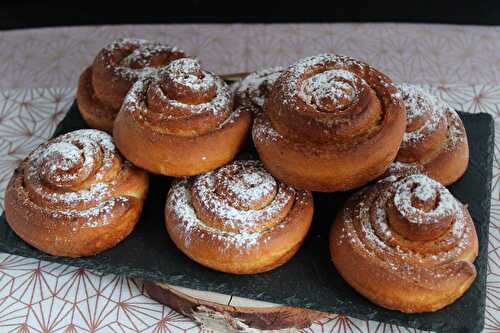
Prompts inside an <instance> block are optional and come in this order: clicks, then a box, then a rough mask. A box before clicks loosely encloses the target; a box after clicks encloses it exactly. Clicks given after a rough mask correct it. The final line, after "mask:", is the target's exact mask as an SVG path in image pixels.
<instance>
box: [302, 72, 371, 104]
mask: <svg viewBox="0 0 500 333" xmlns="http://www.w3.org/2000/svg"><path fill="white" fill-rule="evenodd" d="M362 84H366V82H365V81H364V80H363V79H362V78H360V77H358V76H356V75H355V74H353V73H351V72H349V71H346V70H337V69H334V70H328V71H324V72H321V73H319V74H316V75H313V76H311V77H309V78H307V79H306V80H304V81H303V82H302V87H301V89H300V91H299V97H300V98H302V100H303V101H304V102H306V103H307V104H309V105H313V106H318V105H320V103H321V101H323V100H325V99H328V100H330V101H332V102H334V104H335V107H334V110H343V109H345V108H347V107H348V106H349V105H351V104H353V103H355V102H356V100H357V99H358V93H359V91H358V90H357V88H358V87H359V86H360V85H362Z"/></svg>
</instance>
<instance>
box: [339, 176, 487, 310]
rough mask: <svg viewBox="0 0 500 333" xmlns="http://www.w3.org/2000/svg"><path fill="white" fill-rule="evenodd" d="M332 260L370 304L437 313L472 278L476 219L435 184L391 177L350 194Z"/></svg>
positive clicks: (423, 178) (424, 178)
mask: <svg viewBox="0 0 500 333" xmlns="http://www.w3.org/2000/svg"><path fill="white" fill-rule="evenodd" d="M330 252H331V256H332V260H333V263H334V264H335V267H336V268H337V270H338V272H339V273H340V275H342V277H343V278H344V279H345V280H346V281H347V282H348V283H349V284H350V285H351V286H352V287H353V288H354V289H356V290H357V291H358V292H359V293H361V294H363V295H364V296H365V297H367V298H368V299H370V300H371V301H372V302H374V303H376V304H378V305H380V306H383V307H386V308H389V309H393V310H399V311H402V312H407V313H416V312H428V311H436V310H439V309H441V308H443V307H445V306H447V305H448V304H450V303H452V302H454V301H455V300H456V299H458V298H459V297H460V296H462V295H463V294H464V293H465V291H466V290H467V289H468V288H469V287H470V285H471V284H472V282H473V281H474V279H475V277H476V269H475V267H474V264H473V261H474V259H475V258H476V256H477V254H478V240H477V235H476V230H475V227H474V222H473V220H472V218H471V216H470V215H469V212H468V211H467V208H466V206H464V205H463V204H461V203H460V202H459V201H458V200H457V199H455V198H454V197H453V195H452V194H451V193H450V192H449V191H448V190H447V189H446V188H445V187H444V186H443V185H441V184H440V183H438V182H437V181H435V180H433V179H431V178H429V177H427V176H425V175H418V174H417V175H411V176H407V177H402V178H398V177H396V176H391V177H388V178H386V179H385V180H382V181H380V182H378V183H376V184H375V185H374V186H373V187H369V188H366V189H364V190H361V191H360V192H358V193H357V194H355V195H354V196H352V197H351V198H350V199H349V200H348V201H347V203H346V204H345V206H344V208H343V209H342V210H341V211H340V212H339V214H338V216H337V219H336V221H335V223H334V225H333V227H332V230H331V234H330Z"/></svg>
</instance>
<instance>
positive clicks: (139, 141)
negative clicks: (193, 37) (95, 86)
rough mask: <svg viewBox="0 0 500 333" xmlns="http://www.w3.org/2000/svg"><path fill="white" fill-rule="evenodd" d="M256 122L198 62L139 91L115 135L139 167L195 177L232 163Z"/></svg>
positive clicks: (184, 63) (141, 84)
mask: <svg viewBox="0 0 500 333" xmlns="http://www.w3.org/2000/svg"><path fill="white" fill-rule="evenodd" d="M186 77H187V78H188V79H186ZM251 120H252V114H251V112H250V111H249V110H248V109H246V108H244V107H239V108H237V109H236V110H235V109H234V107H233V99H232V95H231V92H230V90H229V88H228V87H227V85H226V84H225V83H224V82H223V81H222V80H221V79H220V78H218V77H216V76H214V75H213V74H211V73H208V72H204V71H202V70H201V69H200V67H199V64H198V63H197V62H196V61H194V60H192V59H181V60H177V61H174V62H172V63H171V64H170V65H169V66H167V67H166V68H165V69H162V70H160V71H159V72H158V73H157V75H152V76H149V77H144V78H142V79H141V80H139V81H138V82H137V83H136V84H135V85H134V87H133V88H132V89H131V90H130V92H129V94H128V95H127V98H126V100H125V102H124V103H123V107H122V109H121V111H120V113H119V115H118V117H117V119H116V122H115V126H114V130H113V135H114V138H115V140H116V144H117V146H118V148H119V149H120V151H121V152H122V154H123V155H125V157H127V159H129V160H130V161H131V162H132V163H134V164H135V165H137V166H140V167H142V168H144V169H146V170H148V171H151V172H154V173H159V174H163V175H168V176H191V175H196V174H200V173H203V172H207V171H209V170H213V169H215V168H217V167H219V166H221V165H224V164H225V163H227V162H229V161H231V160H232V159H233V158H234V156H236V154H237V153H238V152H239V150H240V149H241V147H242V146H243V145H244V143H245V142H246V139H247V135H248V131H249V128H250V124H251Z"/></svg>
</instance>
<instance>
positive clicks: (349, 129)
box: [253, 54, 406, 192]
mask: <svg viewBox="0 0 500 333" xmlns="http://www.w3.org/2000/svg"><path fill="white" fill-rule="evenodd" d="M405 124H406V123H405V113H404V109H403V102H402V99H401V96H400V93H399V92H398V90H397V88H396V87H395V86H394V85H393V83H392V81H391V80H390V79H389V78H388V77H387V76H385V75H384V74H382V73H380V72H379V71H377V70H375V69H374V68H372V67H370V66H369V65H367V64H364V63H362V62H359V61H357V60H354V59H352V58H348V57H343V56H337V55H330V54H325V55H320V56H315V57H310V58H306V59H303V60H301V61H299V62H297V63H296V64H294V65H292V66H290V67H289V68H288V69H287V70H286V71H285V72H284V73H283V74H281V75H280V77H279V78H278V79H277V80H276V82H275V83H274V85H273V87H272V89H271V92H270V95H269V97H268V99H267V100H266V103H265V104H264V113H263V115H260V116H258V117H257V118H256V120H255V122H254V126H253V139H254V143H255V146H256V148H257V151H258V153H259V155H260V158H261V159H262V161H263V162H264V164H265V165H266V167H267V168H268V169H269V170H270V172H271V173H272V174H273V175H274V176H275V177H277V178H278V179H280V180H281V181H283V182H285V183H288V184H290V185H292V186H295V187H298V188H302V189H307V190H312V191H321V192H332V191H344V190H349V189H352V188H356V187H359V186H361V185H363V184H365V183H367V182H368V181H370V180H373V179H375V178H377V177H378V176H380V175H381V174H382V173H383V172H384V171H385V170H386V169H387V167H388V166H389V164H390V163H391V162H392V161H393V160H394V158H395V157H396V154H397V151H398V149H399V145H400V143H401V139H402V137H403V133H404V129H405Z"/></svg>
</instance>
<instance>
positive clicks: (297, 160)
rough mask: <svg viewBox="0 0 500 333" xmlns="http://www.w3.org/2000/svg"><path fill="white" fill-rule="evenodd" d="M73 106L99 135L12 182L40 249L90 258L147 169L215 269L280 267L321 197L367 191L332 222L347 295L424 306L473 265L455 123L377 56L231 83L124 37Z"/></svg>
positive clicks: (175, 220) (20, 226)
mask: <svg viewBox="0 0 500 333" xmlns="http://www.w3.org/2000/svg"><path fill="white" fill-rule="evenodd" d="M77 101H78V106H79V110H80V112H81V114H82V117H83V118H84V119H85V121H86V122H87V124H88V125H89V127H91V128H94V129H88V130H79V131H75V132H71V133H67V134H64V135H61V136H59V137H56V138H54V139H52V140H50V141H49V142H47V143H45V144H42V145H41V146H39V147H38V148H37V149H35V151H33V152H32V153H31V154H30V155H29V156H28V157H27V158H26V159H25V160H24V161H23V162H22V163H21V165H20V166H19V167H18V168H17V169H16V171H15V173H14V175H13V177H12V180H11V181H10V183H9V185H8V188H7V192H6V197H5V212H6V215H7V221H8V223H9V224H10V226H11V227H12V229H13V230H14V231H15V232H16V233H17V234H18V235H19V236H20V237H21V238H23V239H24V240H25V241H26V242H28V243H29V244H31V245H32V246H34V247H36V248H38V249H40V250H41V251H44V252H47V253H50V254H53V255H59V256H70V257H78V256H88V255H93V254H96V253H99V252H101V251H104V250H106V249H109V248H110V247H112V246H114V245H116V244H117V243H118V242H120V241H121V240H123V239H124V238H125V237H126V236H127V235H128V234H129V233H130V232H132V231H133V228H134V226H135V224H136V223H137V222H138V221H139V219H140V214H141V209H142V206H143V203H144V200H145V199H146V193H147V188H148V176H147V172H150V173H154V174H159V175H164V176H171V177H178V178H177V179H176V180H175V181H174V182H173V183H172V185H171V188H170V190H169V192H168V195H167V198H166V204H165V212H164V213H165V225H166V231H167V232H168V234H169V236H170V237H171V239H172V240H173V242H174V243H175V244H176V246H177V247H178V248H179V250H180V251H182V252H183V253H185V254H186V255H187V256H188V257H190V258H191V259H193V260H194V261H196V262H198V263H200V264H201V265H204V266H207V267H210V268H212V269H215V270H219V271H223V272H227V273H233V274H253V273H259V272H265V271H268V270H271V269H274V268H276V267H278V266H280V265H282V264H284V263H285V262H287V261H288V260H289V259H290V258H292V256H293V255H294V254H295V253H296V252H297V251H298V250H299V248H300V246H301V244H302V242H303V241H304V239H305V237H306V235H307V232H308V230H309V227H310V226H311V223H312V220H313V195H312V193H311V191H319V192H336V191H347V190H354V189H358V188H361V187H363V186H364V187H363V188H362V189H360V190H359V191H357V192H356V193H355V194H354V195H352V197H351V198H350V199H349V200H348V201H347V202H346V203H345V205H344V207H343V208H342V209H341V211H340V212H339V213H338V215H337V217H335V216H333V215H332V221H333V220H335V222H334V223H333V226H332V229H331V234H330V252H331V258H332V260H333V264H334V265H335V267H336V269H337V271H338V272H339V273H340V274H341V275H342V276H343V277H344V279H345V280H346V281H347V282H348V283H349V284H351V286H352V287H353V288H355V289H356V290H357V291H358V292H360V293H361V294H363V295H364V296H366V297H367V298H368V299H370V300H371V301H373V302H375V303H377V304H379V305H381V306H383V307H386V308H390V309H396V310H400V311H403V312H425V311H435V310H438V309H440V308H442V307H444V306H446V305H448V304H450V303H451V302H453V301H454V300H456V299H457V298H458V297H460V296H461V295H462V294H463V293H464V292H465V291H466V290H467V289H468V287H469V286H470V285H471V283H472V282H473V280H474V278H475V276H476V270H475V268H474V265H473V261H474V259H475V257H476V256H477V253H478V242H477V236H476V232H475V228H474V223H473V221H472V219H471V217H470V215H469V213H468V211H467V208H466V206H465V205H463V204H462V203H460V202H459V201H458V200H457V199H455V198H454V197H453V195H452V194H451V193H450V192H449V191H448V190H447V189H446V188H445V187H444V186H445V185H449V184H451V183H453V182H455V181H456V180H458V179H459V178H460V177H461V176H462V175H463V173H464V172H465V170H466V168H467V164H468V159H469V155H468V154H469V151H468V142H467V136H466V133H465V129H464V126H463V124H462V122H461V120H460V118H459V117H458V115H457V113H456V112H455V111H454V110H453V109H451V108H450V107H449V106H448V105H446V103H445V102H443V101H441V100H439V98H437V97H435V96H432V95H431V94H429V93H427V92H425V91H424V90H422V89H419V88H416V87H412V86H409V85H396V84H394V83H393V82H392V81H391V79H390V78H389V77H388V76H387V75H385V74H383V73H382V72H380V71H378V70H376V69H375V68H373V67H371V66H370V65H368V64H366V63H363V62H361V61H358V60H355V59H352V58H349V57H345V56H338V55H333V54H323V55H318V56H313V57H309V58H305V59H302V60H299V61H297V62H296V63H294V64H292V65H290V66H288V67H279V68H270V69H263V70H260V71H257V72H255V73H252V74H250V75H248V76H247V77H245V78H243V79H242V80H241V81H239V82H236V83H234V84H233V86H229V85H228V84H227V83H226V82H225V81H224V80H223V79H222V78H221V77H219V76H217V75H215V74H213V73H211V72H208V71H206V70H205V69H203V68H202V67H201V65H200V63H199V62H198V61H197V60H195V59H192V58H190V57H189V56H188V55H186V54H185V53H184V52H183V51H180V50H179V49H178V48H176V47H171V46H168V45H163V44H160V43H156V42H149V41H144V40H134V39H121V40H117V41H114V42H113V43H111V44H110V45H108V46H106V47H105V48H103V49H102V50H101V51H100V52H99V54H98V55H97V57H96V58H95V60H94V62H93V64H92V66H90V67H89V68H87V69H86V70H85V71H84V72H83V73H82V75H81V77H80V84H79V87H78V92H77ZM101 130H104V131H106V132H108V133H110V134H108V133H106V132H103V131H101ZM253 147H254V148H255V150H256V155H255V156H253V158H244V157H242V156H243V155H244V154H240V153H241V152H242V151H243V150H248V149H250V150H252V149H253ZM257 156H258V158H257ZM325 255H328V254H326V253H325Z"/></svg>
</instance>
